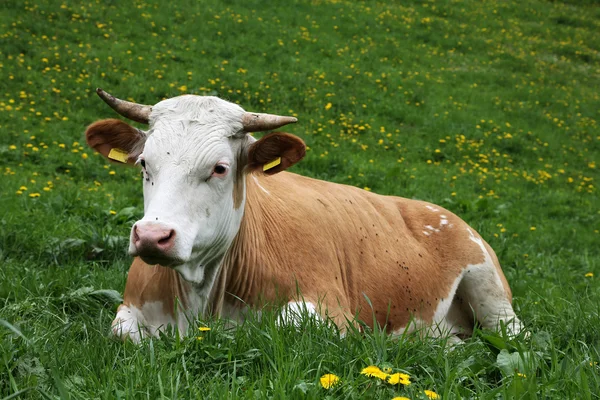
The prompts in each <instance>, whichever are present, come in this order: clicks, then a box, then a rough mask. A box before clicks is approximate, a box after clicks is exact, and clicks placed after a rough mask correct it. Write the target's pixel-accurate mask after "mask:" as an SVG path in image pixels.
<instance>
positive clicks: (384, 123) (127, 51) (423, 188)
mask: <svg viewBox="0 0 600 400" xmlns="http://www.w3.org/2000/svg"><path fill="white" fill-rule="evenodd" d="M598 32H600V7H599V6H598V5H597V4H595V3H594V2H592V1H589V2H583V1H572V2H570V3H563V2H558V1H556V2H553V1H543V0H525V1H489V0H488V1H476V0H464V1H459V0H440V1H433V0H431V1H425V2H421V1H412V0H407V1H402V2H400V1H398V2H375V1H371V0H368V1H364V2H356V1H343V0H340V1H337V0H331V1H320V0H314V1H312V2H311V1H300V0H298V1H289V2H280V4H277V2H263V1H258V0H246V1H240V0H228V1H217V0H206V1H202V2H196V1H193V0H182V1H173V2H168V1H159V0H146V1H139V0H135V1H132V2H117V1H87V2H76V1H71V0H64V1H59V0H36V1H16V0H4V1H3V2H2V4H1V5H0V77H1V79H0V156H1V157H2V167H1V169H2V170H1V185H0V263H1V267H0V398H16V397H23V398H57V397H61V398H99V399H100V398H101V399H113V398H149V399H155V398H163V397H165V398H257V399H258V398H278V399H284V398H307V399H321V398H340V399H347V398H364V399H371V398H378V399H392V398H393V397H395V396H405V397H408V398H411V399H425V398H427V396H426V394H425V392H424V390H432V391H435V392H436V393H437V394H438V395H439V396H441V397H442V398H444V399H450V398H527V399H537V398H566V399H575V398H581V399H597V398H599V397H600V366H599V364H598V363H599V362H600V329H599V327H600V316H599V312H600V285H599V281H598V280H599V279H600V261H599V260H600V245H599V242H600V234H599V230H600V198H599V196H598V185H599V180H600V174H599V173H598V170H599V168H600V127H599V126H598V123H599V122H598V118H599V115H600V52H599V49H600V35H599V34H598ZM96 87H102V88H104V89H106V90H107V91H109V92H111V93H113V94H115V95H116V96H119V97H122V98H128V99H130V100H135V101H138V102H141V103H147V104H154V103H156V102H158V101H159V100H161V99H163V98H167V97H173V96H177V95H179V94H182V93H192V94H211V95H218V96H220V97H222V98H225V99H227V100H230V101H233V102H237V103H239V104H240V105H241V106H242V107H244V108H245V109H246V110H249V111H257V112H270V113H279V114H293V115H296V116H297V117H298V118H299V123H298V124H297V125H294V126H291V127H289V128H288V130H289V131H290V132H291V133H294V134H296V135H298V136H300V137H302V138H303V139H304V140H305V141H306V143H307V144H308V146H309V151H308V153H307V157H306V158H305V160H304V161H302V162H301V163H300V164H298V165H297V166H296V167H294V168H293V171H294V172H298V173H302V174H305V175H309V176H313V177H317V178H321V179H327V180H331V181H335V182H340V183H346V184H350V185H355V186H358V187H361V188H364V189H365V190H372V191H374V192H378V193H384V194H393V195H398V196H403V197H408V198H418V199H423V200H427V201H431V202H434V203H437V204H440V205H442V206H444V207H446V208H448V209H450V210H452V211H454V212H455V213H457V214H458V215H459V216H461V217H463V218H464V219H465V220H466V221H467V222H468V223H470V224H471V225H472V226H473V227H474V228H475V229H477V230H478V231H479V232H480V233H481V234H482V236H483V237H484V238H486V239H487V240H488V241H489V242H490V244H491V245H492V247H493V248H494V249H495V250H496V252H497V254H498V256H499V258H500V260H501V263H502V264H503V268H504V271H505V273H506V275H507V278H508V280H509V282H510V284H511V287H512V289H513V293H514V304H515V309H516V310H517V313H518V314H519V315H520V316H521V318H522V320H523V322H524V323H525V324H526V326H527V330H528V331H529V332H530V333H531V337H530V339H529V340H526V339H525V338H524V336H523V335H522V336H520V337H518V338H516V339H515V340H509V339H507V338H506V337H504V336H503V335H502V334H497V333H493V332H481V331H478V332H477V333H476V335H475V337H474V338H473V339H470V340H467V341H466V343H465V344H464V345H461V346H459V347H458V348H456V349H455V350H454V351H449V350H448V348H447V346H446V345H445V343H444V342H443V341H439V340H438V341H436V340H420V339H418V338H417V337H413V336H408V337H402V338H396V339H393V338H389V337H387V336H386V335H384V334H382V333H381V332H379V331H374V332H367V333H365V334H350V335H349V336H348V337H347V338H345V339H340V338H339V336H338V335H337V333H336V332H335V330H333V329H330V328H327V327H324V326H320V325H317V324H315V323H314V321H311V320H309V319H307V320H306V321H304V326H303V327H302V329H300V330H299V331H295V330H292V329H284V328H277V327H276V326H275V324H274V316H273V315H271V314H269V313H267V314H266V315H265V317H264V318H263V319H261V320H260V321H257V320H255V319H254V318H250V320H249V321H248V322H247V323H246V324H244V325H243V326H242V327H241V328H239V329H227V328H226V327H224V326H223V325H222V324H221V322H220V321H218V320H208V321H199V324H200V325H206V326H210V327H211V328H212V330H211V331H209V332H206V333H204V334H203V340H198V339H197V338H196V336H198V335H197V334H196V333H197V332H196V333H192V335H191V337H190V338H186V339H180V338H174V337H172V336H170V337H165V338H163V339H162V340H152V341H148V342H147V343H145V344H144V345H142V346H140V347H137V346H135V345H132V344H131V343H124V344H123V343H120V342H116V341H113V340H111V339H110V338H109V337H108V330H109V326H110V322H111V320H112V318H113V316H114V314H115V308H116V305H117V304H118V301H119V300H118V299H119V294H120V293H122V290H123V288H124V284H125V279H126V273H127V269H128V267H129V263H130V262H131V260H130V259H129V257H128V256H126V253H125V250H126V246H127V241H128V234H129V229H130V227H131V224H132V222H133V221H135V220H137V218H139V217H140V216H141V215H142V197H141V180H140V177H139V172H138V171H137V170H135V169H133V168H119V167H118V166H115V165H107V163H106V162H105V161H104V159H102V158H101V157H99V156H98V155H96V154H93V153H92V152H91V151H90V150H89V149H88V148H87V147H86V146H85V140H84V137H83V132H84V130H85V127H86V126H87V125H88V124H90V123H92V122H94V121H95V120H98V119H102V118H110V117H115V114H114V113H113V112H112V110H110V109H109V108H108V107H107V106H106V105H104V104H103V103H102V102H101V101H100V100H99V99H98V98H97V97H96V95H95V93H94V89H95V88H96ZM399 284H400V283H399ZM369 365H377V366H379V367H381V368H391V370H392V371H393V372H403V373H407V374H409V375H410V379H411V382H412V383H411V384H410V385H408V386H405V385H391V384H389V383H386V382H384V381H382V380H378V379H377V378H368V377H366V376H364V375H361V374H360V372H361V370H362V369H363V368H365V367H366V366H369ZM327 373H331V374H335V375H337V376H338V377H339V378H340V381H339V383H338V384H337V385H335V386H333V387H332V388H330V389H328V390H327V389H325V388H323V387H322V386H321V384H320V381H319V378H320V377H321V376H322V375H324V374H327Z"/></svg>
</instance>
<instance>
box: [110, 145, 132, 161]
mask: <svg viewBox="0 0 600 400" xmlns="http://www.w3.org/2000/svg"><path fill="white" fill-rule="evenodd" d="M108 158H110V159H111V160H115V161H119V162H122V163H127V160H128V159H129V153H127V152H126V151H125V150H121V149H117V148H116V147H115V148H114V149H110V153H108Z"/></svg>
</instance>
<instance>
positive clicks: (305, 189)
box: [115, 172, 518, 335]
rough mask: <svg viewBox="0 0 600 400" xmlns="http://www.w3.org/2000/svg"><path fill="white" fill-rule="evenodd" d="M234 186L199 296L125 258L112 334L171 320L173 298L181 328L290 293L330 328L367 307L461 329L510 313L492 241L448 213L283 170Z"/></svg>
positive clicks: (380, 317)
mask: <svg viewBox="0 0 600 400" xmlns="http://www.w3.org/2000/svg"><path fill="white" fill-rule="evenodd" d="M246 183H247V201H246V210H245V214H244V219H243V221H242V224H241V227H240V232H239V233H238V235H237V237H236V239H235V240H234V243H233V244H232V246H231V247H230V249H229V251H228V253H227V255H226V256H225V258H224V259H223V263H222V266H221V268H222V276H220V277H218V278H217V279H216V285H215V290H214V291H213V292H212V293H211V297H210V298H209V299H206V300H203V299H201V298H199V297H198V296H197V295H196V294H195V288H194V285H192V284H190V283H188V282H186V281H185V280H183V279H182V278H181V276H180V275H179V274H178V273H177V272H176V271H174V270H172V269H170V268H164V267H160V266H154V267H150V266H148V265H146V264H145V263H144V262H143V261H141V260H140V259H136V260H135V261H134V263H133V265H132V266H131V270H130V273H129V276H128V280H127V287H126V289H125V301H124V304H123V306H122V307H123V309H126V310H131V309H135V310H138V311H137V312H134V313H135V315H136V317H137V318H138V319H137V320H136V321H135V323H134V324H131V323H125V321H120V319H121V318H123V317H125V318H127V317H128V316H127V314H128V313H123V312H122V313H121V315H120V316H119V317H118V319H117V320H115V328H116V329H115V331H116V333H118V334H119V335H123V334H126V333H130V332H123V327H125V326H129V325H131V328H132V329H131V330H132V332H133V334H134V335H136V334H137V333H136V332H137V330H138V329H137V325H138V324H139V325H140V326H146V327H147V329H148V331H149V332H153V333H154V332H157V330H158V329H159V328H162V327H165V326H167V325H168V324H173V325H175V313H174V310H175V298H177V299H178V302H179V304H180V307H181V308H180V312H179V313H178V316H179V321H178V322H177V325H178V327H179V329H180V331H181V332H182V333H185V331H186V329H187V324H188V321H187V318H189V316H191V315H197V314H198V313H205V312H210V313H215V314H222V315H223V316H225V317H228V318H234V319H239V318H240V317H241V316H243V313H244V308H245V307H253V306H261V305H262V304H264V303H265V302H271V303H276V302H278V301H281V300H284V301H290V302H295V301H297V300H300V297H301V299H303V300H304V301H305V302H307V303H310V304H312V305H315V306H317V305H320V307H321V309H320V310H319V311H320V314H321V315H325V314H327V316H328V317H329V318H331V319H332V320H333V321H334V322H335V323H336V324H337V325H338V326H340V327H344V325H345V324H346V323H347V321H346V319H348V321H352V320H353V319H354V316H355V315H356V316H358V318H359V319H360V320H362V321H365V322H367V323H371V322H372V321H373V314H372V313H373V312H374V313H375V317H376V319H377V321H378V323H379V324H380V325H381V326H384V325H385V326H386V327H387V329H388V331H390V332H395V333H398V332H401V331H402V330H403V329H404V328H405V327H406V326H407V325H408V324H409V322H411V319H412V321H413V322H415V324H414V325H413V326H414V327H418V326H419V325H422V326H432V327H434V330H433V331H431V332H432V333H434V334H444V333H446V334H448V333H459V332H460V333H462V334H468V333H469V332H470V330H471V329H472V324H473V316H474V315H484V316H485V317H484V318H482V321H481V323H482V325H483V326H486V327H490V328H495V327H496V326H497V323H498V320H499V319H503V320H511V319H513V318H516V316H515V315H514V313H513V311H512V307H511V305H510V302H511V294H510V289H509V287H508V284H507V282H506V279H505V277H504V274H503V273H502V270H501V269H500V265H499V264H498V260H497V258H496V255H495V254H494V252H493V250H492V249H491V248H490V247H489V245H488V244H487V243H486V242H485V241H483V240H482V239H481V237H480V236H479V235H478V234H477V232H475V231H474V230H473V229H471V228H470V227H469V226H468V225H467V224H466V223H465V222H464V221H462V220H461V219H460V218H458V217H457V216H455V215H454V214H452V213H451V212H449V211H447V210H445V209H443V208H441V207H439V206H436V205H433V204H430V203H426V202H422V201H417V200H409V199H404V198H399V197H392V196H380V195H377V194H373V193H370V192H367V191H364V190H361V189H357V188H355V187H351V186H346V185H338V184H334V183H330V182H324V181H320V180H315V179H310V178H306V177H303V176H300V175H296V174H292V173H286V172H282V173H279V174H277V175H274V176H270V177H267V176H264V175H262V174H251V175H248V177H247V179H246ZM298 290H299V291H300V293H298ZM299 294H300V295H301V296H299ZM366 298H368V299H369V301H370V302H371V304H372V306H373V310H371V308H370V306H369V305H368V303H367V300H366ZM139 311H143V312H142V313H140V312H139ZM181 311H186V312H187V314H188V317H186V316H185V314H184V313H182V312H181ZM144 314H146V315H144ZM121 325H122V326H121ZM513 326H514V325H513ZM516 329H517V330H518V327H517V328H516Z"/></svg>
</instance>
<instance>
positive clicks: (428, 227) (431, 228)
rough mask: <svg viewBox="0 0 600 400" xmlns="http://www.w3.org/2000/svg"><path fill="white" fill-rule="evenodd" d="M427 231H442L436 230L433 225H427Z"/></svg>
mask: <svg viewBox="0 0 600 400" xmlns="http://www.w3.org/2000/svg"><path fill="white" fill-rule="evenodd" d="M425 229H429V230H430V231H433V232H439V231H440V230H439V229H437V228H434V227H433V226H431V225H425Z"/></svg>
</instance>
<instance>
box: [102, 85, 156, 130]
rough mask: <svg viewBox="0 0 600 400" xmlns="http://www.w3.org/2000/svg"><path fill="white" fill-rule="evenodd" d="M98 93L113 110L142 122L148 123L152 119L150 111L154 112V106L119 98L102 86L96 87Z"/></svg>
mask: <svg viewBox="0 0 600 400" xmlns="http://www.w3.org/2000/svg"><path fill="white" fill-rule="evenodd" d="M96 93H98V96H100V98H101V99H102V100H104V102H105V103H106V104H108V105H109V106H110V107H111V108H112V109H113V110H115V111H116V112H118V113H119V114H121V115H122V116H124V117H125V118H129V119H130V120H133V121H136V122H141V123H142V124H147V123H148V120H149V119H150V113H151V112H152V106H146V105H143V104H137V103H132V102H130V101H125V100H121V99H117V98H116V97H115V96H113V95H111V94H109V93H106V92H105V91H104V90H102V89H100V88H98V89H96Z"/></svg>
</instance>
